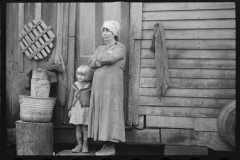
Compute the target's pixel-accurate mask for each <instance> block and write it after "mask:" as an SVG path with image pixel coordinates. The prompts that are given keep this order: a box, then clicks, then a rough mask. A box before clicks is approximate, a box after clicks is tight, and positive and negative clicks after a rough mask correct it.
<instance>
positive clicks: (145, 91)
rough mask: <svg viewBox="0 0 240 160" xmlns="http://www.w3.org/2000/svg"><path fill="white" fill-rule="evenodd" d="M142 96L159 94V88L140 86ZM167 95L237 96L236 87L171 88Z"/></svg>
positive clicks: (200, 96)
mask: <svg viewBox="0 0 240 160" xmlns="http://www.w3.org/2000/svg"><path fill="white" fill-rule="evenodd" d="M139 95H141V96H157V88H140V89H139ZM164 96H165V97H199V98H235V96H236V89H179V88H169V89H167V91H166V92H165V94H164Z"/></svg>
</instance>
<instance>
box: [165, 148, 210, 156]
mask: <svg viewBox="0 0 240 160" xmlns="http://www.w3.org/2000/svg"><path fill="white" fill-rule="evenodd" d="M164 155H208V148H207V147H196V146H165V147H164Z"/></svg>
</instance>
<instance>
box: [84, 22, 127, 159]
mask: <svg viewBox="0 0 240 160" xmlns="http://www.w3.org/2000/svg"><path fill="white" fill-rule="evenodd" d="M101 31H102V37H103V39H104V42H105V44H103V45H101V46H99V47H98V48H97V49H96V51H95V53H94V54H93V55H92V56H91V57H90V58H89V60H88V64H89V66H90V67H91V68H93V69H96V70H95V71H94V75H93V82H92V93H91V99H90V108H89V109H90V110H89V116H90V117H89V125H88V137H89V138H93V139H94V140H99V141H104V142H105V143H104V145H103V147H102V149H101V150H100V151H98V152H96V153H95V154H96V155H114V154H115V153H116V152H115V144H116V143H119V142H125V126H124V115H123V70H124V67H125V61H126V48H125V46H124V45H123V44H122V43H120V42H118V37H117V33H118V31H119V24H118V22H116V21H105V22H104V24H103V27H102V28H101Z"/></svg>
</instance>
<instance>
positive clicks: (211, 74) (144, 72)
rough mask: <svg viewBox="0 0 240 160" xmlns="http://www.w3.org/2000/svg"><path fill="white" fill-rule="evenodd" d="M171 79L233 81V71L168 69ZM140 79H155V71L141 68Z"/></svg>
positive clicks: (234, 75)
mask: <svg viewBox="0 0 240 160" xmlns="http://www.w3.org/2000/svg"><path fill="white" fill-rule="evenodd" d="M169 75H170V77H171V78H222V79H225V78H226V79H229V78H230V79H235V77H236V71H235V70H214V69H169ZM140 77H141V78H156V69H153V68H142V69H141V73H140Z"/></svg>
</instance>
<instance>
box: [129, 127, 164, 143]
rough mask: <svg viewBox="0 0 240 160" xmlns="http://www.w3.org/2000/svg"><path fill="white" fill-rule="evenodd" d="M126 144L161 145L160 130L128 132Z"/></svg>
mask: <svg viewBox="0 0 240 160" xmlns="http://www.w3.org/2000/svg"><path fill="white" fill-rule="evenodd" d="M126 143H137V144H160V143H161V142H160V133H159V129H143V130H138V129H131V130H126Z"/></svg>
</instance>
